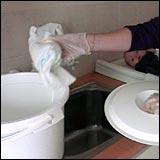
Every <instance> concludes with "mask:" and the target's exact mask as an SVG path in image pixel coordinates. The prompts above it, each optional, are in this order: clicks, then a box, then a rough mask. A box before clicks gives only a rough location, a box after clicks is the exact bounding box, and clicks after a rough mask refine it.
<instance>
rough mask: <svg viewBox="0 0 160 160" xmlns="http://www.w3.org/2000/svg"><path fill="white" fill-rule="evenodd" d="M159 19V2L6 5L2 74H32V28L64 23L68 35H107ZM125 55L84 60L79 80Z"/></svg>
mask: <svg viewBox="0 0 160 160" xmlns="http://www.w3.org/2000/svg"><path fill="white" fill-rule="evenodd" d="M158 15H159V1H2V2H1V46H2V48H1V74H4V73H7V72H8V71H9V70H11V69H13V68H14V69H19V70H21V71H30V69H31V59H30V55H29V52H28V42H27V41H28V36H29V33H28V32H29V28H30V26H32V25H43V24H46V23H49V22H55V23H60V24H61V25H62V26H63V28H64V31H65V33H72V32H73V33H75V32H87V33H93V32H94V33H106V32H110V31H112V30H115V29H117V28H119V27H123V26H124V25H127V24H136V23H140V22H143V21H146V20H149V19H150V18H152V17H155V16H158ZM121 56H122V53H95V54H92V55H91V56H83V57H81V58H80V59H79V62H80V63H79V64H78V65H77V66H76V68H75V70H74V71H71V69H70V68H67V69H68V70H69V71H71V72H72V73H73V74H74V75H75V76H77V77H79V76H82V75H84V74H86V73H89V72H92V71H94V65H95V61H96V59H98V58H103V59H105V60H108V61H111V60H115V59H118V58H120V57H121Z"/></svg>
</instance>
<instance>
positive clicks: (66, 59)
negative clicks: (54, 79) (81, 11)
mask: <svg viewBox="0 0 160 160" xmlns="http://www.w3.org/2000/svg"><path fill="white" fill-rule="evenodd" d="M49 39H51V40H53V41H55V42H57V43H58V44H59V45H60V47H61V50H62V63H61V64H62V65H72V64H73V63H74V60H76V59H78V58H79V57H80V56H81V55H90V54H91V52H90V46H89V44H88V41H87V39H86V33H71V34H64V35H58V36H53V37H52V36H51V37H50V38H49Z"/></svg>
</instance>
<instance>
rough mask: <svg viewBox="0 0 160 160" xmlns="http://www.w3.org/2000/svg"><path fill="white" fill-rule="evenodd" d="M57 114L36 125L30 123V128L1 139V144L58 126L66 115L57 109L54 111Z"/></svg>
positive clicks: (50, 115)
mask: <svg viewBox="0 0 160 160" xmlns="http://www.w3.org/2000/svg"><path fill="white" fill-rule="evenodd" d="M54 111H55V112H54V113H52V114H48V115H47V116H45V117H44V118H42V119H41V120H39V121H38V122H35V123H30V124H29V125H28V127H27V128H26V129H24V130H22V131H20V132H16V133H15V134H12V135H9V136H6V137H4V138H1V142H6V141H8V140H14V139H17V138H20V137H22V136H24V135H27V134H29V133H37V132H39V131H41V130H44V129H47V128H48V127H50V126H52V125H54V124H56V123H57V122H59V121H60V120H61V119H63V118H64V114H63V111H62V109H56V110H54Z"/></svg>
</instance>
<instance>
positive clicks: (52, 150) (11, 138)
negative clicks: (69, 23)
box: [1, 72, 69, 159]
mask: <svg viewBox="0 0 160 160" xmlns="http://www.w3.org/2000/svg"><path fill="white" fill-rule="evenodd" d="M63 87H64V86H63ZM56 95H57V96H59V95H61V99H60V101H58V102H54V101H53V102H52V101H51V95H50V94H49V92H48V90H47V88H46V87H45V86H44V85H43V83H42V82H41V79H40V76H39V74H38V73H27V72H26V73H15V74H7V75H1V99H2V100H1V158H2V159H61V158H62V157H63V154H64V107H63V106H64V104H65V102H66V101H67V99H68V97H69V88H68V87H64V88H63V90H61V91H56Z"/></svg>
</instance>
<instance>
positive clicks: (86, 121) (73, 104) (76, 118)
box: [64, 82, 121, 159]
mask: <svg viewBox="0 0 160 160" xmlns="http://www.w3.org/2000/svg"><path fill="white" fill-rule="evenodd" d="M111 91H112V90H111V89H108V88H105V87H103V86H101V85H100V84H97V83H95V82H90V83H87V84H85V85H82V86H81V87H78V88H75V89H73V90H71V94H70V98H69V100H68V101H67V103H66V105H65V150H64V159H79V158H90V157H91V156H93V155H95V154H96V153H98V152H99V151H100V150H102V149H104V148H106V147H108V146H110V145H111V144H112V143H113V142H115V141H116V140H117V139H119V138H120V137H121V136H120V134H119V133H118V132H117V131H115V130H114V129H113V128H112V126H111V125H110V124H109V122H108V121H107V119H106V117H105V114H104V103H105V100H106V98H107V96H108V95H109V94H110V92H111Z"/></svg>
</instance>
